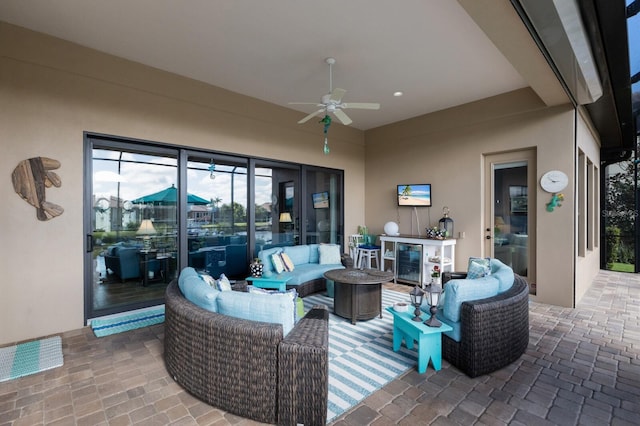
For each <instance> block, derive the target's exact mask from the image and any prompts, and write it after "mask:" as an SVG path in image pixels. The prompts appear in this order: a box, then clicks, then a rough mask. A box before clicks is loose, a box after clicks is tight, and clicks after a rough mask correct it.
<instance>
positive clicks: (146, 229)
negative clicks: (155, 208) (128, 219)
mask: <svg viewBox="0 0 640 426" xmlns="http://www.w3.org/2000/svg"><path fill="white" fill-rule="evenodd" d="M155 233H156V228H154V227H153V222H151V220H150V219H144V220H143V221H142V223H141V224H140V228H138V230H137V231H136V235H154V234H155Z"/></svg>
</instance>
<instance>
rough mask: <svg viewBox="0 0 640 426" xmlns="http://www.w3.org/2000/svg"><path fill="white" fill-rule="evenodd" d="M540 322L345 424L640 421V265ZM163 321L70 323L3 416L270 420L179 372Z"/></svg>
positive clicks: (7, 393) (544, 311)
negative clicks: (208, 392) (211, 394)
mask: <svg viewBox="0 0 640 426" xmlns="http://www.w3.org/2000/svg"><path fill="white" fill-rule="evenodd" d="M385 286H386V287H388V288H392V289H395V290H400V291H407V292H408V291H409V290H410V289H411V288H410V287H407V286H402V285H397V284H396V285H393V284H386V285H385ZM530 326H531V335H530V344H529V349H528V350H527V352H526V354H525V355H524V356H523V357H522V358H521V359H520V360H518V361H517V362H516V363H514V364H512V365H511V366H509V367H507V368H505V369H502V370H500V371H497V372H495V373H493V374H490V375H486V376H482V377H478V378H475V379H470V378H468V377H467V376H465V375H463V374H462V373H460V372H459V371H458V370H456V369H455V368H453V367H451V366H450V365H449V364H448V363H447V362H446V361H444V360H443V362H442V369H441V370H440V371H438V372H436V371H433V370H432V369H431V368H429V369H428V370H427V372H426V373H425V374H418V373H417V371H416V370H415V369H411V370H410V371H408V372H407V373H406V374H404V375H403V376H401V377H400V378H399V379H397V380H394V381H393V382H391V383H390V384H389V385H387V386H385V387H384V388H383V389H381V390H379V391H378V392H376V393H374V394H373V395H371V396H370V397H369V398H367V399H366V400H365V401H363V403H362V404H360V405H359V406H357V407H354V409H352V410H351V411H350V412H348V413H346V414H345V415H343V416H342V417H341V418H340V419H338V420H337V421H336V422H334V424H335V425H340V426H342V425H358V426H360V425H366V424H373V425H392V424H406V425H472V424H478V425H481V424H486V425H500V424H510V425H527V426H532V425H562V426H569V425H578V424H579V425H607V424H612V425H638V424H640V275H636V274H623V273H615V272H607V271H602V272H601V273H600V274H599V275H598V277H597V279H596V280H595V281H594V283H593V285H592V287H591V288H590V290H589V292H588V293H587V295H586V296H585V297H584V298H583V300H582V302H581V303H580V305H579V306H578V307H577V308H576V309H568V308H559V307H555V306H550V305H545V304H540V303H531V310H530ZM163 332H164V327H163V325H156V326H152V327H148V328H145V329H139V330H134V331H131V332H127V333H122V334H117V335H113V336H108V337H104V338H101V339H97V338H96V337H95V336H94V335H93V333H92V332H91V330H90V329H89V328H88V327H85V328H83V329H80V330H75V331H72V332H68V333H64V334H63V336H62V337H63V353H64V357H65V364H64V366H63V367H61V368H57V369H55V370H51V371H48V372H45V373H42V374H37V375H33V376H28V377H24V378H21V379H18V380H13V381H10V382H4V383H0V425H35V424H47V425H74V424H78V425H128V424H141V425H152V424H158V425H165V424H177V425H256V424H258V423H256V422H253V421H250V420H246V419H243V418H241V417H238V416H235V415H231V414H228V413H225V412H223V411H221V410H218V409H216V408H213V407H211V406H209V405H207V404H204V403H202V402H200V401H198V400H197V399H195V398H193V397H192V396H190V395H189V394H187V393H186V392H184V391H183V390H182V388H181V387H180V386H178V385H177V384H175V383H174V382H173V380H172V379H171V378H170V377H169V375H168V374H167V371H166V369H165V368H164V361H163V359H162V345H163Z"/></svg>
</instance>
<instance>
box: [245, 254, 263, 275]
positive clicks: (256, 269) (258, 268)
mask: <svg viewBox="0 0 640 426" xmlns="http://www.w3.org/2000/svg"><path fill="white" fill-rule="evenodd" d="M263 268H264V265H263V264H262V262H261V261H260V259H254V260H253V262H251V263H250V264H249V272H250V273H251V276H252V277H256V278H260V277H261V276H262V269H263Z"/></svg>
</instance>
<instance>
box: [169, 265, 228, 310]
mask: <svg viewBox="0 0 640 426" xmlns="http://www.w3.org/2000/svg"><path fill="white" fill-rule="evenodd" d="M182 275H183V274H180V276H181V277H180V278H182ZM180 281H182V284H180ZM178 287H180V291H182V294H184V297H185V299H187V300H188V301H190V302H191V303H193V304H195V305H197V306H199V307H201V308H202V309H206V310H207V311H211V312H218V304H217V302H216V299H217V298H218V295H219V294H220V291H218V290H217V289H215V288H213V287H211V286H210V285H209V284H207V283H206V282H204V281H203V280H202V278H200V276H198V274H197V273H196V274H195V275H191V274H187V275H186V276H185V277H184V278H183V279H182V280H180V279H178Z"/></svg>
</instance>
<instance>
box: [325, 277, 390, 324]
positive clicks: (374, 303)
mask: <svg viewBox="0 0 640 426" xmlns="http://www.w3.org/2000/svg"><path fill="white" fill-rule="evenodd" d="M324 277H325V278H326V279H329V280H333V281H334V282H335V286H334V290H333V291H334V294H333V312H334V313H335V314H336V315H339V316H341V317H343V318H347V319H351V324H355V323H356V321H357V320H369V319H371V318H374V317H376V316H380V318H382V283H385V282H388V281H391V280H393V272H386V271H380V270H378V269H354V268H347V269H332V270H330V271H327V272H325V273H324Z"/></svg>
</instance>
